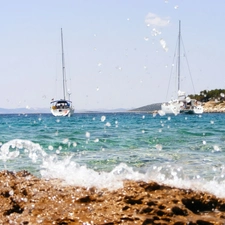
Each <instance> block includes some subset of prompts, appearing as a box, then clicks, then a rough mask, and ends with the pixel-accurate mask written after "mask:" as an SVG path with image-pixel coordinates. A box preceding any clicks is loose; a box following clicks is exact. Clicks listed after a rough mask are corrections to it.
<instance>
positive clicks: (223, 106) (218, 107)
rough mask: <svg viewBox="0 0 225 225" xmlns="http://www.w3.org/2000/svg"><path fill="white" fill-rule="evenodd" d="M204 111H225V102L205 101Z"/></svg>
mask: <svg viewBox="0 0 225 225" xmlns="http://www.w3.org/2000/svg"><path fill="white" fill-rule="evenodd" d="M203 106H204V112H206V113H224V112H225V102H215V101H209V102H206V103H204V105H203Z"/></svg>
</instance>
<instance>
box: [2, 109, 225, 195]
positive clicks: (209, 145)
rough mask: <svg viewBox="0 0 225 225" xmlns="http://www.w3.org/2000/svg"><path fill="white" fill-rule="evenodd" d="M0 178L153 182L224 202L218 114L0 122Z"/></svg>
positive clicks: (224, 126) (224, 159) (224, 144)
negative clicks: (22, 173)
mask: <svg viewBox="0 0 225 225" xmlns="http://www.w3.org/2000/svg"><path fill="white" fill-rule="evenodd" d="M0 127H1V129H0V148H1V149H0V167H1V170H5V169H7V170H11V171H19V170H27V171H29V172H31V173H32V174H34V175H36V176H38V177H43V178H48V179H51V178H59V179H62V180H64V181H65V183H68V184H72V185H79V186H88V187H89V186H96V187H99V188H102V187H106V188H112V189H115V188H119V187H122V180H124V179H132V180H144V181H150V180H154V181H156V182H159V183H163V184H168V185H171V186H176V187H181V188H192V189H194V190H200V191H208V192H211V193H213V194H215V195H217V196H219V197H225V194H224V188H225V177H224V175H225V114H219V113H218V114H213V113H211V114H207V113H205V114H202V115H184V114H180V115H177V116H168V115H165V116H160V115H159V114H148V113H76V114H74V115H73V116H71V117H54V116H52V115H51V114H19V115H17V114H12V115H0Z"/></svg>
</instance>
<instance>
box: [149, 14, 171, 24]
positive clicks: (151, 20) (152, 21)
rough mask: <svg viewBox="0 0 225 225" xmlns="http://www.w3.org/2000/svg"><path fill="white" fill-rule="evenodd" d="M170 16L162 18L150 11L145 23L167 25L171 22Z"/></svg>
mask: <svg viewBox="0 0 225 225" xmlns="http://www.w3.org/2000/svg"><path fill="white" fill-rule="evenodd" d="M169 22H170V21H169V17H165V18H160V17H159V16H157V15H156V14H154V13H148V15H147V16H146V17H145V23H146V24H147V26H156V27H165V26H167V25H168V24H169Z"/></svg>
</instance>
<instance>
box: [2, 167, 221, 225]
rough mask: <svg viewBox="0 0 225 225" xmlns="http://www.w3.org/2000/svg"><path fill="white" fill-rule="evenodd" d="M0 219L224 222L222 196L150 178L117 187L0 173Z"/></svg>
mask: <svg viewBox="0 0 225 225" xmlns="http://www.w3.org/2000/svg"><path fill="white" fill-rule="evenodd" d="M0 178H1V179H0V181H1V182H0V207H1V211H0V224H71V225H72V224H83V225H84V224H86V225H88V224H90V225H91V224H105V225H106V224H108V225H109V224H176V225H180V224H217V225H219V224H225V199H219V198H216V197H215V196H213V195H211V194H207V193H199V192H194V191H191V190H184V189H178V188H172V187H169V186H165V185H159V184H157V183H155V182H148V183H145V182H135V181H129V180H127V181H124V187H123V188H121V189H118V190H114V191H109V190H106V189H104V190H98V189H96V188H94V187H93V188H89V189H87V188H84V187H73V186H63V185H62V184H61V182H60V181H59V180H43V179H39V178H37V177H35V176H33V175H32V174H30V173H28V172H26V171H20V172H18V173H12V172H9V171H2V172H0Z"/></svg>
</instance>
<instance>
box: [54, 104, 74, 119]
mask: <svg viewBox="0 0 225 225" xmlns="http://www.w3.org/2000/svg"><path fill="white" fill-rule="evenodd" d="M51 113H52V115H53V116H63V117H64V116H68V117H70V116H72V115H73V113H74V108H73V107H72V102H71V101H67V100H57V101H52V102H51Z"/></svg>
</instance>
